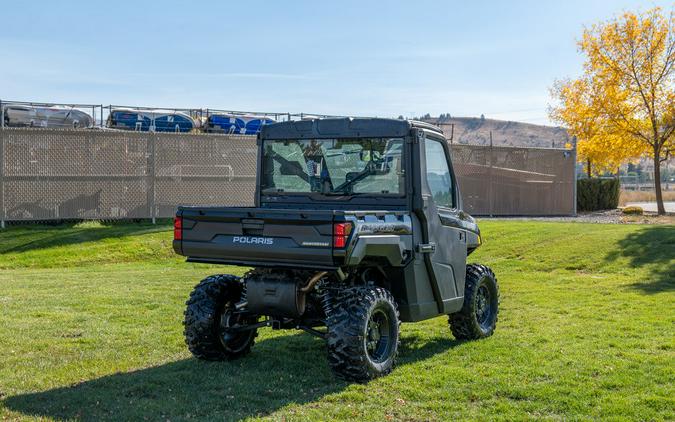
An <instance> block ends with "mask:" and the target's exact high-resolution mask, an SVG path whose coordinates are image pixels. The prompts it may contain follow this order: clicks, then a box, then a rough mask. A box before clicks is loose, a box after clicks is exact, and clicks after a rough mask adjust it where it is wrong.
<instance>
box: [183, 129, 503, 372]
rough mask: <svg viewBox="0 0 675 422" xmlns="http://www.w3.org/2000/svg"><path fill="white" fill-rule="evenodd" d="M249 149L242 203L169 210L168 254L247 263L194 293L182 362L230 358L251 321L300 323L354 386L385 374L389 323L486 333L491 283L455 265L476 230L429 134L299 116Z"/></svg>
mask: <svg viewBox="0 0 675 422" xmlns="http://www.w3.org/2000/svg"><path fill="white" fill-rule="evenodd" d="M257 142H258V173H257V185H256V186H257V188H256V194H255V207H252V208H223V207H180V208H179V209H178V212H177V214H176V219H175V225H174V241H173V247H174V249H175V251H176V252H177V253H178V254H181V255H184V256H187V257H188V261H190V262H202V263H220V264H228V265H240V266H245V267H251V268H252V269H251V270H250V271H248V272H247V273H246V274H245V275H244V276H243V277H241V278H240V277H236V276H233V275H214V276H211V277H208V278H206V279H204V280H203V281H202V282H201V283H199V284H198V285H197V286H196V287H195V288H194V291H193V292H192V294H191V295H190V298H189V300H188V301H187V309H186V311H185V321H184V325H185V339H186V343H187V346H188V348H189V350H190V352H192V354H193V355H194V356H196V357H198V358H201V359H208V360H226V359H232V358H237V357H240V356H243V355H245V354H247V353H249V351H250V350H251V346H253V342H254V339H255V337H256V335H257V330H258V329H259V328H261V327H272V328H273V329H285V328H294V329H301V330H304V331H307V332H309V333H311V334H314V335H316V336H319V337H321V338H323V339H325V340H326V343H327V348H328V361H329V363H330V366H331V368H332V369H333V371H334V372H335V374H336V375H338V376H340V377H342V378H345V379H348V380H355V381H366V380H370V379H372V378H374V377H377V376H380V375H383V374H386V373H388V372H389V371H391V369H392V366H393V365H394V360H395V358H396V354H397V350H398V345H399V323H400V322H401V321H402V322H414V321H421V320H424V319H428V318H433V317H436V316H439V315H448V316H449V324H450V329H451V330H452V333H453V335H454V336H455V337H456V338H457V339H462V340H470V339H480V338H483V337H487V336H490V335H491V334H492V333H493V331H494V329H495V324H496V322H497V312H498V302H499V291H498V287H497V280H496V278H495V275H494V274H493V272H492V271H491V270H490V269H489V268H488V267H486V266H483V265H476V264H472V265H467V264H466V258H467V255H469V254H470V253H471V252H473V251H474V250H475V249H476V248H477V247H478V246H479V245H480V244H481V238H480V232H479V230H478V227H477V225H476V223H475V221H474V220H473V218H471V217H470V216H469V215H468V214H466V213H465V212H463V211H462V202H461V197H460V195H459V189H458V186H457V181H456V178H455V175H454V173H453V170H452V163H451V161H450V153H451V151H450V149H449V148H448V143H447V141H446V139H445V138H444V137H443V134H442V133H441V132H440V131H439V130H438V128H437V127H435V126H432V125H429V124H425V123H421V122H410V121H405V120H392V119H316V120H303V121H291V122H283V123H276V124H271V125H267V126H263V128H262V131H261V133H260V134H259V135H258V141H257Z"/></svg>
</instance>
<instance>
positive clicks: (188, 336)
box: [183, 275, 257, 360]
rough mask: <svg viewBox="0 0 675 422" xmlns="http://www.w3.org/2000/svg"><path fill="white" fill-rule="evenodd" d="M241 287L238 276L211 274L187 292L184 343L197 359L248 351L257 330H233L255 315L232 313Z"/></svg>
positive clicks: (227, 357) (232, 356) (234, 355)
mask: <svg viewBox="0 0 675 422" xmlns="http://www.w3.org/2000/svg"><path fill="white" fill-rule="evenodd" d="M242 292H243V286H242V284H241V282H240V279H239V277H236V276H233V275H213V276H210V277H207V278H205V279H204V280H202V281H201V282H200V283H199V284H198V285H197V286H195V288H194V290H193V291H192V293H191V294H190V298H189V299H188V301H187V302H186V305H187V308H186V309H185V320H184V322H183V324H184V326H185V332H184V333H185V343H186V344H187V346H188V349H189V350H190V352H191V353H192V354H193V355H194V356H195V357H197V358H199V359H205V360H226V359H234V358H237V357H240V356H243V355H246V354H247V353H249V352H250V351H251V347H252V346H253V343H254V340H255V337H256V336H257V330H255V329H254V330H245V331H236V330H234V329H232V327H235V326H241V325H246V324H249V323H255V322H256V320H257V318H256V317H252V316H244V315H242V314H241V313H238V312H235V309H234V305H235V304H236V303H237V302H239V301H240V300H241V297H242Z"/></svg>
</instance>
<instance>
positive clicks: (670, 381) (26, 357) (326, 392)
mask: <svg viewBox="0 0 675 422" xmlns="http://www.w3.org/2000/svg"><path fill="white" fill-rule="evenodd" d="M481 228H482V231H483V233H484V241H485V244H484V246H483V247H481V248H480V249H479V251H477V252H476V253H475V254H474V255H472V256H471V260H472V261H476V262H482V263H485V264H487V265H490V266H491V267H492V268H493V269H494V271H495V273H496V274H497V277H498V279H499V282H500V287H501V312H500V316H499V323H498V327H497V331H496V333H495V335H494V336H493V337H491V338H489V339H486V340H482V341H477V342H466V343H464V342H457V341H455V340H454V339H453V337H452V335H451V334H450V331H449V329H448V326H447V321H446V318H436V319H433V320H429V321H425V322H422V323H417V324H406V325H404V326H403V327H402V344H401V352H400V359H399V364H398V366H397V367H396V368H395V369H394V371H393V372H392V373H391V374H390V375H389V376H387V377H384V378H380V379H377V380H375V381H372V382H370V383H368V384H349V383H346V382H343V381H339V380H336V379H335V378H333V376H332V375H331V373H330V371H329V369H328V365H327V363H326V360H325V351H324V347H323V344H322V341H321V340H319V339H317V338H314V337H312V336H310V335H308V334H301V333H297V332H292V331H291V332H284V331H271V330H268V329H266V330H262V331H261V334H260V336H259V337H258V341H257V344H256V345H255V346H254V348H253V352H252V353H251V354H250V355H249V356H248V357H246V358H244V359H242V360H238V361H233V362H221V363H208V362H200V361H197V360H195V359H193V358H192V357H191V356H190V355H189V353H188V352H187V350H186V348H185V346H184V344H183V337H182V326H181V320H182V313H183V306H184V301H185V299H186V298H187V296H188V293H189V291H190V289H191V288H192V287H193V285H194V284H196V283H197V282H198V281H199V279H200V278H202V277H204V276H206V275H208V274H212V273H217V272H233V273H237V274H241V273H242V272H243V269H240V268H228V267H216V266H206V265H196V264H186V263H183V262H182V260H181V259H180V258H179V257H177V256H174V255H173V253H172V251H171V248H170V238H171V231H170V227H169V226H167V225H160V226H152V225H147V224H136V225H121V224H118V225H109V226H106V225H100V224H97V223H87V224H80V225H70V226H57V227H42V226H35V227H31V226H25V227H12V228H9V229H7V230H4V231H0V286H1V287H0V400H1V401H0V417H2V418H3V419H10V420H11V419H41V418H42V419H55V420H100V419H109V420H130V419H133V420H138V419H140V420H145V419H147V420H162V421H166V420H171V421H178V420H233V419H247V418H251V419H255V418H260V417H262V418H270V419H273V420H307V419H315V420H326V419H351V420H377V421H381V420H450V419H508V420H513V419H637V420H674V419H675V399H674V397H675V226H642V225H600V224H580V223H572V224H570V223H548V222H522V221H499V220H491V221H483V222H481Z"/></svg>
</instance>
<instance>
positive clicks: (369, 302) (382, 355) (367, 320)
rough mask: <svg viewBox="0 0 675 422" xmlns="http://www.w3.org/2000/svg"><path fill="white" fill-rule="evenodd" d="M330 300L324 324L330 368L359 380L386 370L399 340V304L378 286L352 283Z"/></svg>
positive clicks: (344, 376)
mask: <svg viewBox="0 0 675 422" xmlns="http://www.w3.org/2000/svg"><path fill="white" fill-rule="evenodd" d="M332 302H333V306H332V308H331V311H330V312H329V314H328V315H327V321H326V325H327V326H328V336H327V340H328V341H327V346H328V362H329V363H330V366H331V369H332V370H333V372H334V373H335V374H336V375H337V376H338V377H340V378H343V379H346V380H349V381H360V382H363V381H368V380H371V379H373V378H376V377H379V376H381V375H385V374H387V373H389V372H390V371H391V370H392V368H393V366H394V361H395V360H396V354H397V353H398V344H399V318H398V308H397V307H396V302H395V301H394V298H393V296H392V295H391V293H389V292H388V291H387V290H385V289H383V288H381V287H374V286H372V287H370V286H369V287H351V288H346V289H344V290H342V291H340V292H339V293H337V294H336V295H335V297H333V298H332Z"/></svg>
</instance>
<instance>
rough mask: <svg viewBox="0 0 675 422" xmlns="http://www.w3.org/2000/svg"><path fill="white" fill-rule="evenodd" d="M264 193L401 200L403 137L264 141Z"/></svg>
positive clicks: (403, 177) (402, 189)
mask: <svg viewBox="0 0 675 422" xmlns="http://www.w3.org/2000/svg"><path fill="white" fill-rule="evenodd" d="M261 187H262V191H263V193H265V194H271V193H282V192H293V193H320V194H324V195H355V194H360V193H368V194H381V195H403V194H404V193H405V192H404V187H405V166H404V154H403V139H401V138H340V139H299V140H278V141H277V140H268V141H265V143H264V150H263V177H262V186H261Z"/></svg>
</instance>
